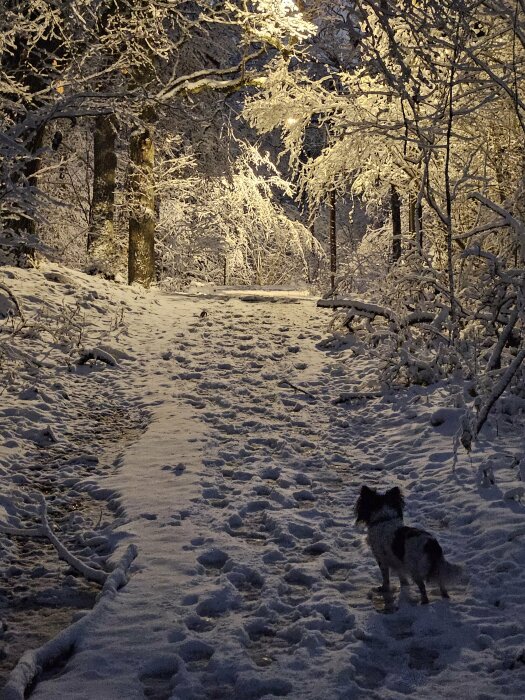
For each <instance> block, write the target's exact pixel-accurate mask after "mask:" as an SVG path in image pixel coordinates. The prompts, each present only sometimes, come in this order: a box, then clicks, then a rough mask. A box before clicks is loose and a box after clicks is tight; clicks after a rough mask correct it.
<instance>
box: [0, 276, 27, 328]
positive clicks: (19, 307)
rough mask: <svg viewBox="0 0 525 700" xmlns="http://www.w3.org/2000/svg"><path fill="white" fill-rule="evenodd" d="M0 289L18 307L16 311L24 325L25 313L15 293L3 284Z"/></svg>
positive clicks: (0, 284)
mask: <svg viewBox="0 0 525 700" xmlns="http://www.w3.org/2000/svg"><path fill="white" fill-rule="evenodd" d="M0 289H1V290H2V291H3V292H5V293H6V294H7V296H8V297H9V298H10V299H11V301H12V302H13V304H14V305H15V307H16V310H17V311H18V315H19V316H20V320H21V321H22V323H25V322H26V320H25V317H24V312H23V311H22V307H21V305H20V302H19V301H18V299H17V298H16V296H15V295H14V294H13V292H12V291H11V290H10V289H9V287H7V286H6V285H5V284H4V283H3V282H0Z"/></svg>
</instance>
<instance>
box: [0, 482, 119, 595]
mask: <svg viewBox="0 0 525 700" xmlns="http://www.w3.org/2000/svg"><path fill="white" fill-rule="evenodd" d="M38 510H39V515H40V520H41V525H40V527H36V528H16V527H11V526H10V525H7V524H6V523H0V532H1V533H4V534H5V535H12V536H14V537H45V538H46V539H48V540H49V541H50V542H51V544H52V545H53V547H54V548H55V549H56V551H57V552H58V556H59V558H60V559H62V560H63V561H65V562H66V563H67V564H69V566H71V568H72V569H75V571H78V573H79V574H82V576H83V577H84V578H85V579H87V580H88V581H93V582H94V583H98V584H100V585H102V586H103V585H104V584H105V583H106V581H107V579H108V576H109V574H108V573H106V572H105V571H102V570H101V569H93V568H92V567H91V566H88V565H87V564H85V563H84V562H83V561H81V560H80V559H78V557H76V556H75V555H74V554H71V552H70V551H69V550H68V549H67V548H66V547H65V545H63V544H62V542H60V540H59V539H58V537H57V536H56V535H55V533H54V532H53V530H52V528H51V525H50V523H49V520H48V517H47V503H46V501H45V498H44V497H43V496H41V495H40V496H39V508H38Z"/></svg>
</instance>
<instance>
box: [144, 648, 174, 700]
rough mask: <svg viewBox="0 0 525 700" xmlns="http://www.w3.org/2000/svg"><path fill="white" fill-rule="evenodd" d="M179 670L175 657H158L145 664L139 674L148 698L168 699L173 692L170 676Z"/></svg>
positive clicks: (149, 699) (151, 699)
mask: <svg viewBox="0 0 525 700" xmlns="http://www.w3.org/2000/svg"><path fill="white" fill-rule="evenodd" d="M178 670H179V661H178V659H177V657H159V658H156V659H152V660H151V661H150V662H149V663H148V664H146V667H145V669H144V670H143V671H142V673H141V674H140V676H139V680H140V682H141V683H142V686H143V688H144V697H145V698H148V700H169V698H170V697H171V695H172V692H173V684H172V681H171V679H172V677H173V676H174V675H175V674H176V673H177V672H178Z"/></svg>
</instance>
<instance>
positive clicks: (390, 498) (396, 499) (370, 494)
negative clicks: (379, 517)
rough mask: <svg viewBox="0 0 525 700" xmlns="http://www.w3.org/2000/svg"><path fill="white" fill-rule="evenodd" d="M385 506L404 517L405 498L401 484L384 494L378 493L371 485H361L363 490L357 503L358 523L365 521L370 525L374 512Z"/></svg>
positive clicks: (356, 515) (356, 519)
mask: <svg viewBox="0 0 525 700" xmlns="http://www.w3.org/2000/svg"><path fill="white" fill-rule="evenodd" d="M385 506H388V507H389V508H392V509H393V510H394V511H395V512H396V513H397V514H398V515H399V517H400V518H401V517H403V509H404V507H405V499H404V498H403V494H402V493H401V489H400V488H399V486H394V487H393V488H391V489H389V490H388V491H387V492H386V493H384V494H381V493H377V491H376V490H375V489H371V488H370V487H369V486H361V492H360V493H359V498H358V499H357V502H356V504H355V522H356V524H357V523H365V525H368V524H369V523H370V521H371V519H372V517H373V515H374V513H377V512H378V511H380V510H381V508H384V507H385Z"/></svg>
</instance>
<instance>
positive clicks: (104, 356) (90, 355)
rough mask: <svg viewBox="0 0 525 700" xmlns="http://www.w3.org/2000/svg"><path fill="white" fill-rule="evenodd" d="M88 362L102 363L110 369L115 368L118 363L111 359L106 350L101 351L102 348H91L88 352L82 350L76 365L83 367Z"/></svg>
mask: <svg viewBox="0 0 525 700" xmlns="http://www.w3.org/2000/svg"><path fill="white" fill-rule="evenodd" d="M89 360H95V361H98V362H104V363H105V364H106V365H109V366H110V367H117V366H118V362H117V361H116V359H115V358H114V357H113V355H111V354H110V353H109V352H107V351H106V350H102V348H91V349H89V350H84V352H83V353H82V355H81V356H80V357H79V358H78V361H77V364H78V365H85V364H86V362H89Z"/></svg>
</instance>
